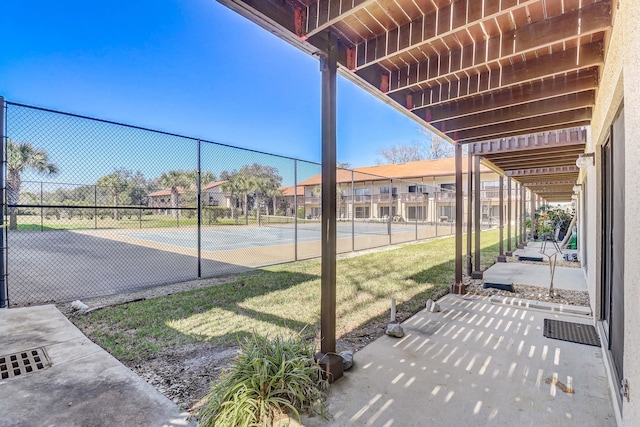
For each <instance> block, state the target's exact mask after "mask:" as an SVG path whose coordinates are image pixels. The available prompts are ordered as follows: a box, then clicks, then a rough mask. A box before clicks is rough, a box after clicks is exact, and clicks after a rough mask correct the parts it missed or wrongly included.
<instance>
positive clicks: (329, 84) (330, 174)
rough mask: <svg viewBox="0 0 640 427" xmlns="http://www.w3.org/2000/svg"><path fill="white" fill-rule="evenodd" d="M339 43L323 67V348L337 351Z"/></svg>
mask: <svg viewBox="0 0 640 427" xmlns="http://www.w3.org/2000/svg"><path fill="white" fill-rule="evenodd" d="M337 53H338V52H337V46H336V45H335V36H333V34H330V35H329V46H328V47H327V52H326V56H323V57H321V58H320V66H321V68H322V278H321V284H322V285H321V307H320V312H321V320H320V351H321V352H322V353H324V354H325V355H327V354H329V353H335V351H336V71H337Z"/></svg>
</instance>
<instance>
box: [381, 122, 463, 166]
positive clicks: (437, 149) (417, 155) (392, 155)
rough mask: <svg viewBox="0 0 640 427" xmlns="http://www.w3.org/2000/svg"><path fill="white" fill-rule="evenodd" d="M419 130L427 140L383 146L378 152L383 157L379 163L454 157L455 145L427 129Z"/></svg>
mask: <svg viewBox="0 0 640 427" xmlns="http://www.w3.org/2000/svg"><path fill="white" fill-rule="evenodd" d="M418 131H419V132H420V133H421V134H422V135H423V136H424V137H425V138H426V140H423V141H413V142H412V143H411V144H398V145H394V146H392V147H384V148H381V149H379V150H378V153H377V154H378V155H380V156H382V159H380V158H378V160H377V162H378V164H379V165H383V164H388V163H406V162H416V161H420V160H437V159H443V158H446V157H453V154H454V151H453V146H452V145H451V144H449V143H448V142H447V141H445V140H444V139H442V138H441V137H439V136H438V135H436V134H434V133H432V132H430V131H428V130H427V129H424V128H419V129H418Z"/></svg>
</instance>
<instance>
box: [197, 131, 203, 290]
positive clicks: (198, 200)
mask: <svg viewBox="0 0 640 427" xmlns="http://www.w3.org/2000/svg"><path fill="white" fill-rule="evenodd" d="M196 149H197V155H196V157H197V161H196V162H197V166H196V180H197V181H198V182H196V191H197V192H198V194H197V196H196V203H197V204H198V210H197V212H196V214H197V217H198V279H199V278H201V277H202V195H201V194H200V191H201V190H202V188H201V187H202V183H201V182H200V176H201V170H200V140H198V141H197V142H196Z"/></svg>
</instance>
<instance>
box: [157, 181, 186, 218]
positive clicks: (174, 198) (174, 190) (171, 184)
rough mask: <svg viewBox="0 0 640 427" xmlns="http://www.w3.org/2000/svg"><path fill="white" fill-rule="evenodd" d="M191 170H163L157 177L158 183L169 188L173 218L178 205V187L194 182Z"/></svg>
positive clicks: (184, 186)
mask: <svg viewBox="0 0 640 427" xmlns="http://www.w3.org/2000/svg"><path fill="white" fill-rule="evenodd" d="M192 175H193V174H192V173H191V172H187V171H183V170H176V171H169V172H165V173H163V174H162V175H160V178H158V184H160V185H161V186H163V187H168V188H170V189H171V207H172V208H173V209H172V214H173V217H174V218H176V219H177V218H178V215H179V211H178V208H179V207H180V193H179V191H180V189H182V188H187V187H189V186H191V185H193V184H194V180H193V177H192Z"/></svg>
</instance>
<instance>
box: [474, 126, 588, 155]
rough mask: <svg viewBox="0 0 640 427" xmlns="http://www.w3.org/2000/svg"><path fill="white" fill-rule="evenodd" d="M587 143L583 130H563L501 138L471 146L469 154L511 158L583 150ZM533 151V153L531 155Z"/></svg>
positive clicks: (585, 133)
mask: <svg viewBox="0 0 640 427" xmlns="http://www.w3.org/2000/svg"><path fill="white" fill-rule="evenodd" d="M586 141H587V132H586V130H585V129H581V128H571V129H563V130H560V131H555V132H547V133H536V134H530V135H522V136H518V137H513V138H500V139H493V140H489V141H483V142H477V143H473V144H469V145H468V147H469V153H470V154H473V155H481V156H485V158H488V159H492V158H498V159H499V158H500V157H501V156H504V157H507V158H511V157H513V156H518V155H532V154H533V155H537V154H539V153H543V152H544V153H546V152H549V151H566V150H570V149H576V148H577V149H582V147H584V144H585V142H586ZM531 151H533V153H531Z"/></svg>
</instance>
